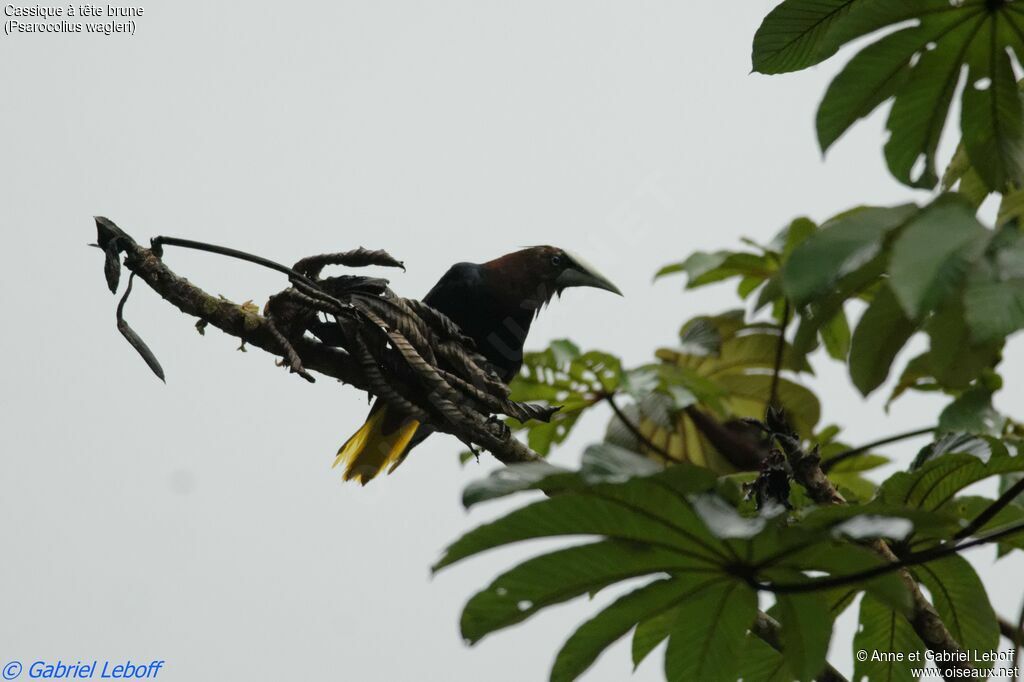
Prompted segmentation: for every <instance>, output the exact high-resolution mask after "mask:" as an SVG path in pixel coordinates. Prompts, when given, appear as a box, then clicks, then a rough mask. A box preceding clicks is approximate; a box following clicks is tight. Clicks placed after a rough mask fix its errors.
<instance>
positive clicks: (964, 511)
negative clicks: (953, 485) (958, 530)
mask: <svg viewBox="0 0 1024 682" xmlns="http://www.w3.org/2000/svg"><path fill="white" fill-rule="evenodd" d="M1002 492H1003V491H1002V490H1000V493H1002ZM993 502H995V500H992V499H989V498H987V497H977V496H964V497H957V498H956V499H954V500H952V501H951V502H950V503H949V507H950V509H951V510H952V511H954V512H955V513H956V514H957V516H959V517H960V518H961V519H963V520H964V521H965V522H968V523H969V522H971V521H973V520H974V519H975V518H977V517H978V515H979V514H981V513H982V512H983V511H985V510H986V509H987V508H988V507H989V506H990V505H991V504H992V503H993ZM1022 521H1024V507H1020V506H1018V505H1017V504H1008V505H1006V506H1005V507H1003V508H1002V509H1000V510H999V512H998V513H997V514H996V515H995V516H993V517H992V518H991V519H989V521H988V522H987V523H985V524H984V525H983V526H982V527H981V528H979V529H978V530H977V531H976V532H975V533H974V535H980V534H982V533H987V532H988V531H991V530H995V529H996V528H1003V527H1005V526H1009V525H1010V524H1013V523H1021V522H1022ZM1011 549H1024V534H1020V533H1018V534H1015V535H1010V536H1007V537H1005V538H1003V540H1002V541H1000V543H999V556H1003V555H1004V554H1006V553H1007V552H1008V551H1010V550H1011Z"/></svg>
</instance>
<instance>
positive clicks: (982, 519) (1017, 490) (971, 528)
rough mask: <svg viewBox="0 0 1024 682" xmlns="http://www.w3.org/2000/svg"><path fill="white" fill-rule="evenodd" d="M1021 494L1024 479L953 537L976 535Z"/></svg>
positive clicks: (1023, 488) (1023, 487)
mask: <svg viewBox="0 0 1024 682" xmlns="http://www.w3.org/2000/svg"><path fill="white" fill-rule="evenodd" d="M1021 493H1024V478H1022V479H1020V480H1019V481H1017V482H1016V483H1014V484H1013V485H1012V486H1011V487H1009V488H1007V489H1006V492H1004V493H1003V494H1002V495H1000V496H999V499H997V500H996V501H994V502H993V503H992V504H990V505H989V506H987V507H985V509H984V511H982V512H981V513H980V514H978V515H977V516H975V517H974V520H973V521H971V522H970V523H968V524H967V525H966V526H964V527H963V528H962V529H960V531H959V532H957V534H956V535H954V536H953V537H955V538H957V539H960V538H965V537H967V536H969V535H974V534H975V533H976V532H977V531H978V530H980V529H981V528H982V527H984V525H985V524H986V523H988V522H989V521H991V520H992V519H993V518H994V517H995V515H996V514H998V513H999V512H1001V511H1002V510H1003V509H1005V508H1006V507H1007V505H1009V504H1010V503H1012V502H1013V501H1014V500H1015V499H1017V496H1018V495H1020V494H1021Z"/></svg>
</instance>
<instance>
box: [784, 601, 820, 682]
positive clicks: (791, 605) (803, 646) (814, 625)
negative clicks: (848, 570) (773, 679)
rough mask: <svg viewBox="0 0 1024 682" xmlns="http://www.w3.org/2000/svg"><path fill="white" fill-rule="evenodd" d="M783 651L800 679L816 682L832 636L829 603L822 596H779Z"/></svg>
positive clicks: (788, 663)
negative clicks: (814, 680)
mask: <svg viewBox="0 0 1024 682" xmlns="http://www.w3.org/2000/svg"><path fill="white" fill-rule="evenodd" d="M778 605H779V620H780V621H781V623H782V650H783V651H784V652H785V659H786V665H787V667H788V668H789V670H790V672H792V674H793V676H794V677H796V678H797V679H800V680H813V679H814V678H815V677H816V676H817V675H818V673H820V672H821V671H822V670H823V669H824V667H825V654H826V652H827V651H828V641H829V637H830V635H831V634H832V616H831V614H830V612H829V604H828V602H827V601H826V599H825V597H824V596H823V595H821V594H818V593H814V592H808V593H804V594H782V595H779V599H778Z"/></svg>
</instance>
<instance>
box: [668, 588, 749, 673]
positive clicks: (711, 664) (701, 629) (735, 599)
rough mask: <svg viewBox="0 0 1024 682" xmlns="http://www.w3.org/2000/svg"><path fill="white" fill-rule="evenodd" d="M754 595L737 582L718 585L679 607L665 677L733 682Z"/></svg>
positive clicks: (669, 639)
mask: <svg viewBox="0 0 1024 682" xmlns="http://www.w3.org/2000/svg"><path fill="white" fill-rule="evenodd" d="M756 614H757V595H756V594H755V593H754V591H753V590H751V589H750V588H749V587H747V586H746V585H744V584H743V583H741V582H737V581H724V580H723V581H718V582H715V583H712V584H710V585H708V586H707V587H705V588H704V589H702V590H700V591H698V592H697V593H696V594H694V596H693V597H692V598H690V599H687V600H686V601H684V602H683V603H682V604H680V606H679V615H678V617H677V618H676V620H675V623H673V625H672V628H671V630H670V631H669V638H668V648H667V649H666V650H665V678H666V679H669V680H708V681H709V682H715V681H718V680H720V681H721V682H732V680H734V679H736V670H737V669H738V668H739V663H740V659H739V656H740V653H741V652H742V650H743V640H744V635H745V634H746V631H747V629H748V628H749V627H750V624H751V623H752V622H753V620H754V616H755V615H756Z"/></svg>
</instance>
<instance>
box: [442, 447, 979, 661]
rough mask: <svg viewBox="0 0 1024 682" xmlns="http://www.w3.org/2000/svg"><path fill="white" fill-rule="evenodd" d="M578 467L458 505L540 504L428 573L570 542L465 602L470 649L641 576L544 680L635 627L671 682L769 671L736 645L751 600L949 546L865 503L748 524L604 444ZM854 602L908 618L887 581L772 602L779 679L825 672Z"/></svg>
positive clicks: (699, 481)
mask: <svg viewBox="0 0 1024 682" xmlns="http://www.w3.org/2000/svg"><path fill="white" fill-rule="evenodd" d="M586 459H587V466H586V467H585V468H582V469H581V470H580V471H578V472H573V471H567V470H564V469H557V468H555V467H551V466H546V467H545V466H544V465H542V467H537V466H536V465H530V466H527V467H517V466H512V467H510V470H511V471H512V472H514V473H513V474H512V475H511V476H510V477H509V478H508V480H507V481H506V482H505V483H503V484H499V482H498V478H500V477H497V476H495V475H492V477H491V478H492V479H495V480H493V481H491V483H489V484H487V485H484V486H478V487H477V490H478V493H477V494H475V495H473V496H467V497H473V498H474V500H476V499H479V498H481V494H480V491H489V493H487V492H484V494H483V497H487V495H488V494H489V495H490V497H497V496H502V495H505V494H509V493H510V492H512V491H514V490H531V489H537V490H543V491H545V492H547V493H548V494H549V495H550V496H549V497H547V498H546V499H542V500H540V501H538V502H535V503H533V504H530V505H527V506H525V507H522V508H520V509H517V510H515V511H512V512H510V513H508V514H506V515H505V516H503V517H500V518H498V519H496V520H495V521H492V522H490V523H487V524H485V525H482V526H480V527H478V528H476V529H474V530H472V531H470V532H469V533H467V534H466V535H465V536H463V537H462V538H461V539H459V540H458V541H456V542H455V543H453V544H452V545H451V546H449V547H448V549H447V550H446V552H445V554H444V556H443V557H442V558H441V560H440V561H439V562H438V563H437V565H436V566H435V570H439V569H442V568H444V567H446V566H449V565H451V564H453V563H455V562H458V561H462V560H464V559H466V558H468V557H471V556H474V555H476V554H479V553H481V552H485V551H487V550H490V549H492V548H496V547H502V546H505V545H508V544H511V543H517V542H521V541H524V540H530V539H538V538H549V539H550V538H565V539H567V540H568V539H570V538H571V542H572V543H573V544H570V545H568V546H565V547H562V548H556V549H553V550H549V551H547V552H546V553H543V554H541V555H539V556H536V557H533V558H531V559H528V560H526V561H524V562H523V563H520V564H519V565H518V566H515V567H513V568H511V569H510V570H507V571H505V572H504V573H503V574H501V575H500V576H498V577H497V578H495V579H494V581H493V582H492V583H491V584H490V585H489V586H487V587H486V588H484V589H483V590H481V591H480V592H478V593H477V594H476V595H475V596H473V597H472V598H471V599H470V600H469V602H468V603H467V604H466V607H465V609H464V611H463V616H462V621H461V627H462V634H463V636H464V637H465V638H466V639H467V641H468V642H470V643H473V642H476V641H478V640H480V639H481V638H483V637H485V636H487V635H488V634H490V633H492V632H495V631H497V630H500V629H502V628H505V627H508V626H510V625H513V624H515V623H519V622H522V621H523V620H526V619H527V618H529V617H531V616H532V615H533V614H535V613H537V612H538V611H541V610H543V609H545V608H547V607H548V606H552V605H555V604H559V603H562V602H564V601H566V600H569V599H573V598H577V597H581V596H584V595H587V594H594V593H595V592H598V591H602V590H605V589H609V590H611V589H614V588H615V586H616V585H618V584H619V583H622V582H624V581H634V580H636V579H644V578H646V581H645V582H643V583H641V584H640V585H639V586H636V585H635V584H634V585H632V586H631V587H630V589H629V590H623V591H621V592H620V594H619V595H618V596H617V598H615V599H614V600H612V601H611V602H610V603H609V604H608V605H607V606H606V607H605V608H604V609H603V610H600V611H599V612H598V613H597V614H596V615H595V616H594V617H592V618H591V619H590V620H588V621H586V622H585V623H583V624H582V625H581V626H580V627H579V628H577V629H576V631H575V632H574V633H573V634H572V635H571V636H570V637H569V638H568V640H567V641H566V642H565V644H564V645H563V646H562V649H561V651H560V652H559V654H558V656H557V658H556V661H555V665H554V668H553V670H552V679H553V680H561V681H568V680H573V679H575V678H576V677H578V676H579V675H580V674H582V673H583V672H584V671H585V670H586V669H587V668H588V667H589V666H590V665H591V664H592V663H593V662H594V661H595V660H596V659H597V658H598V657H599V656H600V655H601V653H602V652H603V651H604V650H605V649H607V647H609V646H610V645H611V644H612V643H614V642H615V641H617V640H618V639H619V638H621V637H623V636H625V635H626V634H627V633H629V632H630V631H631V630H634V629H635V633H634V637H633V658H634V661H635V662H637V663H638V662H639V661H641V660H643V659H644V657H645V656H647V655H648V654H649V653H650V651H651V650H652V649H653V648H655V647H656V646H657V645H658V643H659V642H661V641H664V640H665V639H668V647H667V649H666V654H665V670H666V675H667V677H668V678H669V679H673V680H674V679H701V680H723V681H725V680H730V681H731V680H733V679H736V675H737V673H738V671H740V670H744V669H748V667H749V666H752V665H762V664H764V663H765V661H763V660H762V661H761V662H760V663H758V661H757V660H754V661H749V662H748V661H745V660H744V658H745V657H747V656H751V657H761V658H765V657H766V656H765V654H766V652H764V651H763V650H759V649H757V648H756V647H750V646H747V645H746V644H745V641H746V634H747V632H748V630H749V629H750V628H751V626H752V624H753V622H754V617H755V614H756V610H757V600H756V592H755V589H759V588H761V586H764V585H769V586H770V585H773V584H777V585H779V586H780V589H782V584H781V583H782V582H785V583H786V584H787V585H790V586H792V585H793V584H796V585H800V584H802V583H806V581H808V580H814V579H815V578H811V577H809V574H813V575H817V576H827V577H830V578H832V579H835V578H842V577H843V576H848V575H852V574H856V573H859V572H861V571H864V570H869V571H872V572H873V571H875V570H877V568H878V567H880V566H884V565H885V563H886V562H885V560H884V559H882V558H881V557H879V556H878V555H877V554H875V553H873V552H872V551H870V550H869V549H867V548H865V547H864V546H863V545H861V544H860V543H862V542H864V541H865V540H867V539H871V538H880V537H893V534H894V533H895V536H896V537H902V536H903V535H905V534H906V533H907V532H908V530H909V529H917V530H919V531H920V532H921V533H922V534H927V535H928V536H929V537H933V538H934V537H950V536H951V535H952V533H953V532H954V531H953V529H954V528H958V527H959V526H955V525H954V524H953V523H952V522H951V521H950V520H948V519H946V518H945V517H943V516H940V515H937V514H932V513H930V512H924V511H920V510H915V509H912V508H911V509H907V508H896V507H887V506H884V505H881V504H875V503H872V504H869V505H865V506H863V507H858V506H853V505H847V506H845V507H829V508H820V509H817V510H812V511H809V512H805V513H802V514H800V515H798V516H793V517H790V516H787V515H785V514H782V515H773V516H752V517H747V516H742V515H740V514H739V512H738V511H737V510H736V509H735V508H734V507H733V506H732V505H731V504H730V503H729V502H728V501H727V500H726V499H725V498H723V497H720V496H719V495H718V494H717V493H716V492H715V491H714V487H715V485H716V481H715V479H714V477H713V476H710V475H709V474H708V473H707V472H706V471H704V470H702V469H699V468H695V467H689V466H687V465H685V464H679V465H676V466H673V467H669V468H667V469H664V470H660V471H659V470H654V469H652V468H651V463H650V462H649V461H648V460H646V459H645V458H642V457H640V456H639V455H628V454H626V453H624V452H622V451H620V450H616V449H614V448H609V447H608V446H597V447H595V448H592V449H590V450H588V452H587V455H586ZM544 468H546V469H547V472H546V474H545V472H544V471H543V469H544ZM580 538H582V540H583V543H582V544H579V542H578V539H580ZM863 591H867V592H869V593H870V594H872V595H873V596H874V597H875V598H877V599H879V600H881V603H883V604H886V605H887V606H888V607H890V608H893V609H895V610H896V611H897V612H904V611H905V610H906V609H907V608H909V603H910V602H909V597H908V594H907V592H906V589H905V587H904V585H903V583H902V581H901V580H900V579H899V577H898V576H897V575H896V574H895V573H893V572H885V573H882V574H880V575H875V576H874V577H872V578H870V579H868V580H865V581H859V582H856V583H851V584H849V585H844V586H843V587H842V588H835V589H829V590H827V591H823V592H820V593H819V592H808V593H797V594H792V595H787V596H784V597H781V598H780V599H779V603H778V608H777V614H776V615H777V617H778V618H779V619H780V620H781V621H782V634H781V644H779V643H778V642H776V643H775V644H773V646H774V647H776V649H779V648H781V650H782V652H783V654H784V657H785V660H786V663H785V665H786V667H787V669H788V671H789V674H791V675H792V676H793V677H798V678H801V679H809V678H811V677H813V676H814V675H815V674H816V673H817V672H818V671H820V670H821V668H822V667H823V666H824V655H825V650H826V648H827V645H828V640H829V638H828V632H829V631H830V630H831V622H832V619H833V618H834V617H835V615H836V614H838V613H839V612H840V611H841V610H842V609H843V608H845V605H846V604H848V603H849V601H850V600H851V599H852V598H853V597H854V596H855V595H857V594H859V593H860V592H863ZM979 622H980V621H979ZM971 627H974V626H971ZM979 631H980V630H979ZM776 662H777V661H776ZM790 679H792V677H791V678H790Z"/></svg>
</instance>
